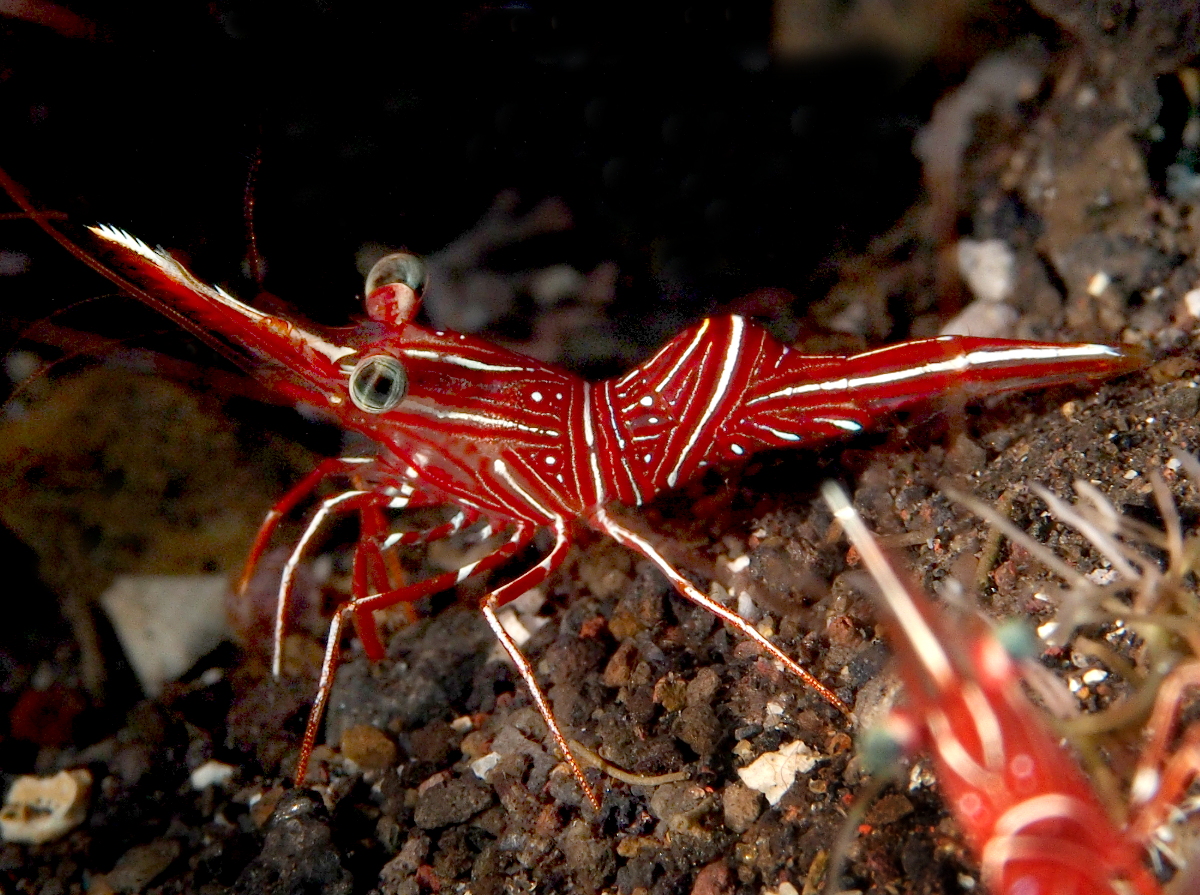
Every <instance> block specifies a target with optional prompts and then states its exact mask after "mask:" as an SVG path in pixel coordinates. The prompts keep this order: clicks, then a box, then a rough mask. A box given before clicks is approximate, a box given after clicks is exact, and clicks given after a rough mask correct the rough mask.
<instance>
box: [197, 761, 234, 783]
mask: <svg viewBox="0 0 1200 895" xmlns="http://www.w3.org/2000/svg"><path fill="white" fill-rule="evenodd" d="M236 773H237V768H235V767H234V766H233V765H231V764H225V762H223V761H216V760H215V759H211V758H210V759H209V760H208V761H206V762H204V764H202V765H200V767H198V768H196V770H194V771H192V774H191V777H189V778H188V780H189V782H190V783H191V784H192V789H207V788H208V787H210V786H224V785H225V784H226V783H228V782H229V781H230V780H232V779H233V775H234V774H236Z"/></svg>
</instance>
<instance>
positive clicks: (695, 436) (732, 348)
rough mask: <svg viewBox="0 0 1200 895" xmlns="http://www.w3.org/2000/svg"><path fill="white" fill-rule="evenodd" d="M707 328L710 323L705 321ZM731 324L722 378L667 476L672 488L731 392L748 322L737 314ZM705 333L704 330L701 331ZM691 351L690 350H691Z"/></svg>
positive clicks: (722, 367) (722, 366)
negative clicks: (722, 402)
mask: <svg viewBox="0 0 1200 895" xmlns="http://www.w3.org/2000/svg"><path fill="white" fill-rule="evenodd" d="M704 323H705V327H707V325H708V321H707V320H705V321H704ZM729 323H730V325H731V326H732V332H731V335H730V339H729V344H728V345H727V346H726V348H725V357H724V359H723V360H722V361H721V376H720V378H719V379H718V380H717V388H716V390H715V391H714V392H713V394H712V397H711V398H710V399H709V401H708V406H706V407H705V408H704V413H702V414H700V419H699V420H697V421H696V425H694V426H693V427H692V431H691V434H690V435H688V441H687V444H685V445H684V446H683V450H682V451H680V452H679V460H678V461H676V463H675V468H674V469H672V470H671V474H670V475H668V476H667V484H668V485H669V486H671V487H672V488H674V487H675V482H676V480H677V479H678V478H679V470H680V469H682V468H683V464H684V462H685V461H686V460H687V456H688V454H689V453H691V450H692V448H694V447H695V446H696V442H697V441H698V440H699V438H700V436H701V435H703V434H704V428H705V426H707V425H708V421H709V419H711V418H712V415H713V414H714V413H716V411H717V406H718V405H719V404H720V403H721V401H723V400H724V398H725V393H726V392H727V391H729V383H730V382H731V381H732V380H733V371H734V368H735V367H736V366H737V362H738V356H739V355H740V354H741V351H742V337H743V334H744V333H745V331H746V321H745V320H743V319H742V318H741V317H738V316H737V315H736V314H735V315H734V316H732V317H730V318H729ZM701 332H703V329H702V330H701ZM689 350H690V349H689Z"/></svg>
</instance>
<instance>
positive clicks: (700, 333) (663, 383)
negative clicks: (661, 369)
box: [654, 317, 740, 392]
mask: <svg viewBox="0 0 1200 895" xmlns="http://www.w3.org/2000/svg"><path fill="white" fill-rule="evenodd" d="M739 319H740V318H739ZM708 324H709V318H708V317H705V318H704V322H703V323H701V324H700V329H698V330H697V331H696V338H694V339H692V343H691V344H690V345H688V347H687V348H686V349H685V350H684V352H683V354H681V355H679V360H677V361H675V366H673V367H672V368H671V369H670V370H669V371H668V372H667V375H666V376H664V377H663V378H662V379H660V380H658V384H657V385H656V386H654V390H655V391H656V392H661V391H662V390H663V389H664V388H666V387H667V383H669V382H670V381H671V380H672V379H674V378H675V374H676V373H678V372H679V369H680V368H681V367H682V366H683V363H684V361H686V360H687V359H688V358H689V357H691V354H692V352H693V351H695V350H696V346H697V345H699V344H700V343H701V342H702V341H704V334H705V333H706V332H708ZM668 344H669V343H668Z"/></svg>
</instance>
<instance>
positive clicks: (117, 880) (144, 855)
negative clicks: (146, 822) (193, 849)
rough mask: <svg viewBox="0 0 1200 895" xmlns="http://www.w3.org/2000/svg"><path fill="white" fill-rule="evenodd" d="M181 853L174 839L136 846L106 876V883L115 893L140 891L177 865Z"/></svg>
mask: <svg viewBox="0 0 1200 895" xmlns="http://www.w3.org/2000/svg"><path fill="white" fill-rule="evenodd" d="M180 851H181V848H180V845H179V843H178V842H177V841H175V840H174V839H158V840H155V841H154V842H149V843H147V844H146V845H135V846H134V847H133V848H131V849H129V851H127V852H125V854H123V855H121V857H120V858H119V859H118V860H117V864H116V866H115V867H113V869H112V872H110V873H106V874H104V882H105V883H106V884H107V885H108V886H109V888H111V889H112V890H113V891H114V892H140V891H142V890H143V889H144V888H146V886H148V885H150V883H152V882H153V881H154V880H155V879H156V878H157V877H158V876H160V875H161V874H162V873H163V872H164V871H165V870H166V869H167V868H168V867H170V866H171V865H172V864H173V863H174V862H175V859H176V858H178V857H179V853H180Z"/></svg>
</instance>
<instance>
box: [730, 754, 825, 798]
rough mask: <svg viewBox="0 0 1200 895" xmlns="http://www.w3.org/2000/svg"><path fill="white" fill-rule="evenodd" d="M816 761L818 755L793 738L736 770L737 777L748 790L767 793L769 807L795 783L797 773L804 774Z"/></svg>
mask: <svg viewBox="0 0 1200 895" xmlns="http://www.w3.org/2000/svg"><path fill="white" fill-rule="evenodd" d="M819 760H820V756H819V755H817V753H816V752H814V751H813V750H812V749H810V748H809V747H808V745H807V744H806V743H804V742H803V741H801V740H794V741H793V742H791V743H787V744H786V745H784V746H781V747H780V748H779V751H777V752H766V753H764V754H762V755H760V756H759V757H758V758H756V759H754V761H753V762H751V763H750V764H749V765H747V766H746V767H744V768H741V769H740V770H738V776H739V777H741V778H742V783H744V784H746V786H748V787H749V788H750V789H753V790H756V791H758V792H761V793H762V794H763V795H764V796H766V797H767V801H768V802H770V803H771V807H774V806H776V805H778V804H779V800H780V799H782V798H783V795H784V793H786V792H787V791H788V790H789V789H790V788H791V786H792V784H793V783H794V782H796V776H797V775H799V774H807V773H808V772H809V771H811V770H812V769H813V766H814V765H816V763H817V762H818V761H819Z"/></svg>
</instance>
